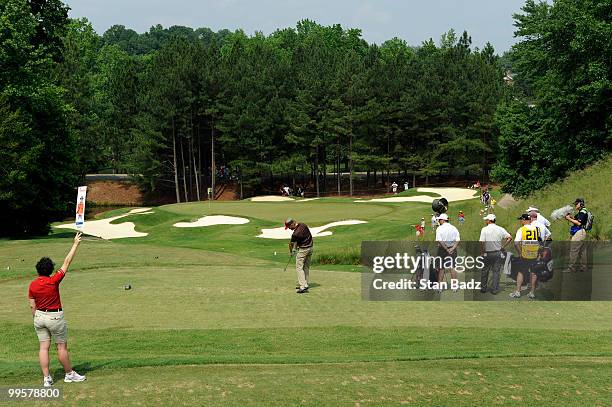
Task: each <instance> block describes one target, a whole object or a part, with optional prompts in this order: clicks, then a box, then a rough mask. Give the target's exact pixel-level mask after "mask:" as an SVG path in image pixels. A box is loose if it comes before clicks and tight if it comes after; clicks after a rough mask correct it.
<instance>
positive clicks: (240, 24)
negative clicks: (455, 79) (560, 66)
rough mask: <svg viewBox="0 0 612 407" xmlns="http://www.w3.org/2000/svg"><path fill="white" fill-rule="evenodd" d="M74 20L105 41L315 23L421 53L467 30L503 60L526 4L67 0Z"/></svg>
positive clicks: (483, 0)
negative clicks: (165, 31) (118, 29)
mask: <svg viewBox="0 0 612 407" xmlns="http://www.w3.org/2000/svg"><path fill="white" fill-rule="evenodd" d="M64 1H65V3H67V4H68V5H69V6H70V7H71V8H72V10H71V12H70V16H71V17H87V18H88V19H89V20H90V21H91V22H92V24H93V26H94V28H95V29H96V31H97V32H98V33H100V34H101V33H103V32H104V31H105V30H106V29H108V28H109V27H110V26H111V25H113V24H122V25H125V26H126V27H129V28H132V29H134V30H136V31H138V32H143V31H148V29H149V27H151V26H152V25H155V24H162V25H163V26H164V27H169V26H172V25H185V26H189V27H193V28H197V27H209V28H211V29H213V30H214V31H217V30H219V29H221V28H228V29H230V30H235V29H238V28H242V29H243V30H244V31H245V32H246V33H248V34H253V33H254V32H255V31H262V32H263V33H265V34H269V33H271V32H273V31H274V30H275V29H277V28H285V27H292V26H295V23H296V22H297V21H299V20H301V19H304V18H309V19H311V20H315V21H317V22H318V23H320V24H324V25H330V24H335V23H340V24H342V26H343V27H346V28H349V27H350V28H360V29H361V30H362V32H363V37H364V38H365V39H366V40H367V41H368V42H376V43H381V42H383V41H385V40H387V39H390V38H393V37H399V38H402V39H404V40H406V41H407V42H408V43H409V44H410V45H418V44H420V43H421V42H422V41H423V40H427V39H429V38H433V39H434V40H435V41H436V42H437V41H438V40H439V38H440V35H441V34H442V33H444V32H446V31H447V30H448V29H450V28H454V29H455V31H457V32H458V33H461V32H462V31H463V30H467V31H468V32H469V33H470V35H471V36H472V41H473V44H474V46H477V47H482V46H483V45H484V43H485V42H486V41H489V42H491V44H493V46H494V47H495V49H496V51H497V52H498V53H502V52H503V51H506V50H508V49H509V48H510V46H511V45H512V44H513V43H514V42H515V39H514V38H513V33H514V26H513V25H512V23H513V20H512V14H513V13H516V12H519V11H520V8H521V7H522V5H523V4H524V2H525V0H456V1H454V0H425V1H423V0H395V1H394V0H378V1H376V0H325V1H324V0H301V1H300V0H285V1H280V0H258V1H246V0H215V1H210V0H172V1H168V0H166V1H162V0H104V1H100V0H64Z"/></svg>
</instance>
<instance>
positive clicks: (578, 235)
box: [563, 198, 589, 273]
mask: <svg viewBox="0 0 612 407" xmlns="http://www.w3.org/2000/svg"><path fill="white" fill-rule="evenodd" d="M574 206H575V207H576V210H577V211H578V212H577V213H576V215H574V216H572V215H570V214H567V215H566V216H565V219H567V221H568V222H570V224H571V225H570V235H571V236H572V239H571V243H570V256H569V264H568V266H567V269H565V270H563V272H565V273H575V272H576V271H586V262H587V256H586V253H585V248H586V246H585V244H584V240H585V239H586V230H585V229H584V227H585V226H586V224H587V221H588V220H589V212H588V211H587V210H586V208H585V206H584V199H582V198H576V200H575V201H574Z"/></svg>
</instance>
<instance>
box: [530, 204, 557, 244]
mask: <svg viewBox="0 0 612 407" xmlns="http://www.w3.org/2000/svg"><path fill="white" fill-rule="evenodd" d="M538 215H539V213H537V212H534V211H531V212H529V218H530V219H531V224H532V225H533V226H535V227H537V228H538V229H539V230H540V238H541V239H542V242H545V241H547V240H552V239H551V237H550V236H551V235H552V233H551V232H550V230H548V228H547V227H546V225H545V224H544V222H542V221H540V220H539V219H538ZM545 220H546V219H545ZM549 223H550V222H549Z"/></svg>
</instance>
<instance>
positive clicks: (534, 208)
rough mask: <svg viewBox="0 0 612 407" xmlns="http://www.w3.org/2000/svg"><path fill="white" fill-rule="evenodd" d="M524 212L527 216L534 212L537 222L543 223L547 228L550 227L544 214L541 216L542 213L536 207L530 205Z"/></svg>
mask: <svg viewBox="0 0 612 407" xmlns="http://www.w3.org/2000/svg"><path fill="white" fill-rule="evenodd" d="M525 212H527V213H528V214H529V216H531V215H532V214H533V213H535V215H536V218H537V220H538V222H539V223H541V224H542V225H544V226H545V227H547V228H549V227H550V222H549V221H548V219H546V218H545V217H544V216H542V214H541V213H540V211H539V209H538V208H536V207H533V206H530V207H529V208H528V209H527V210H526V211H525Z"/></svg>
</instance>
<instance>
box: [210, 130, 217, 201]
mask: <svg viewBox="0 0 612 407" xmlns="http://www.w3.org/2000/svg"><path fill="white" fill-rule="evenodd" d="M216 178H217V167H216V165H215V122H214V119H212V120H211V125H210V187H211V189H212V194H211V195H212V198H211V199H212V200H213V201H214V199H215V187H216Z"/></svg>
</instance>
